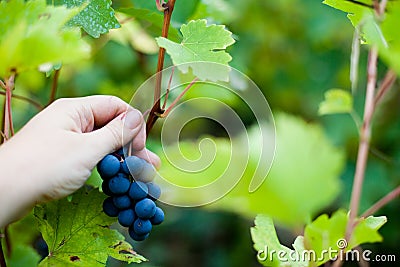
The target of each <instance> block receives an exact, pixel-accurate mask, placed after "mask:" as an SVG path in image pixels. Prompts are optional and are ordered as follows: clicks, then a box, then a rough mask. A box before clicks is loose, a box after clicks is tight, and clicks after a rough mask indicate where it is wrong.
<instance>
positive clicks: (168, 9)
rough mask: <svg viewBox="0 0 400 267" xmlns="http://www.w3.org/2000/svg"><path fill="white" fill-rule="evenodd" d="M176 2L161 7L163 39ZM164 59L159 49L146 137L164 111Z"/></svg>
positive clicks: (171, 0)
mask: <svg viewBox="0 0 400 267" xmlns="http://www.w3.org/2000/svg"><path fill="white" fill-rule="evenodd" d="M175 1H176V0H170V1H168V2H167V3H163V5H162V7H163V9H164V22H163V28H162V34H161V36H162V37H164V38H168V31H169V26H170V24H171V17H172V12H173V11H174V7H175ZM164 58H165V49H164V48H162V47H160V50H159V52H158V63H157V74H156V85H155V88H154V105H153V107H152V109H151V110H150V113H149V117H148V118H147V122H146V135H147V136H148V135H149V132H150V130H151V129H152V128H153V125H154V124H155V123H156V121H157V119H158V118H159V114H162V113H163V112H164V111H163V110H162V109H161V102H160V101H161V100H160V98H161V82H162V73H161V71H162V70H163V69H164Z"/></svg>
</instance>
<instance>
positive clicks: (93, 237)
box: [34, 189, 145, 267]
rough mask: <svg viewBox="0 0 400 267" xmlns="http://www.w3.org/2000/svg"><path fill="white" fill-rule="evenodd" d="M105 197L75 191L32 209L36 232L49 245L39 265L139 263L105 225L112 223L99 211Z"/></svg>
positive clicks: (141, 259)
mask: <svg viewBox="0 0 400 267" xmlns="http://www.w3.org/2000/svg"><path fill="white" fill-rule="evenodd" d="M104 199H105V195H104V194H102V193H100V192H99V191H98V190H91V191H86V190H85V189H80V190H79V191H77V192H76V193H75V194H74V195H73V197H72V200H71V202H69V201H68V200H67V199H66V198H64V199H61V200H59V201H55V202H50V203H48V204H46V205H40V206H37V207H36V208H35V211H34V215H35V217H36V218H37V221H38V223H39V229H40V231H41V233H42V235H43V238H44V240H45V241H46V243H47V244H48V246H49V256H47V257H46V258H45V259H44V260H43V261H42V262H41V263H40V266H78V265H79V266H88V267H90V266H105V264H106V261H107V258H108V256H111V257H113V258H116V259H118V260H123V261H127V262H128V263H131V262H137V263H139V262H142V261H145V258H143V257H142V256H140V255H138V254H137V253H136V252H135V251H134V250H133V249H132V247H131V245H130V244H129V243H127V242H126V241H124V237H123V236H122V235H121V234H120V233H119V232H118V231H116V230H111V229H110V228H109V226H110V225H111V224H112V223H113V222H114V221H115V218H110V217H108V216H107V215H105V214H104V213H103V211H102V202H103V200H104Z"/></svg>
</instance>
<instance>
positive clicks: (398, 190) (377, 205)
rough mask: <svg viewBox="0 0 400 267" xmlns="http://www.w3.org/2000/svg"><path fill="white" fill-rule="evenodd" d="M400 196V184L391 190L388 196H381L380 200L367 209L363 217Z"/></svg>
mask: <svg viewBox="0 0 400 267" xmlns="http://www.w3.org/2000/svg"><path fill="white" fill-rule="evenodd" d="M399 196H400V186H398V187H396V189H394V190H393V191H391V192H389V193H388V194H387V195H386V196H384V197H383V198H381V199H380V200H379V201H378V202H376V203H375V204H374V205H372V206H371V207H370V208H369V209H368V210H366V211H365V212H364V213H363V214H362V215H361V217H368V216H371V215H372V214H374V213H375V212H377V211H378V210H380V209H381V208H382V207H384V206H385V205H386V204H388V203H389V202H391V201H392V200H394V199H396V198H397V197H399Z"/></svg>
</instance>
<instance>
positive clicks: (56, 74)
mask: <svg viewBox="0 0 400 267" xmlns="http://www.w3.org/2000/svg"><path fill="white" fill-rule="evenodd" d="M60 71H61V68H60V69H57V70H55V71H54V77H53V82H52V84H51V91H50V97H49V102H48V103H47V105H50V104H51V103H53V102H54V100H56V94H57V88H58V78H59V77H60Z"/></svg>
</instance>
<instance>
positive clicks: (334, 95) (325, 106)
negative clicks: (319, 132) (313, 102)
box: [318, 89, 353, 115]
mask: <svg viewBox="0 0 400 267" xmlns="http://www.w3.org/2000/svg"><path fill="white" fill-rule="evenodd" d="M352 110H353V96H352V95H351V94H350V93H349V92H347V91H344V90H341V89H331V90H329V91H327V92H325V100H324V101H323V102H321V104H320V105H319V109H318V114H319V115H327V114H337V113H350V112H351V111H352Z"/></svg>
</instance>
